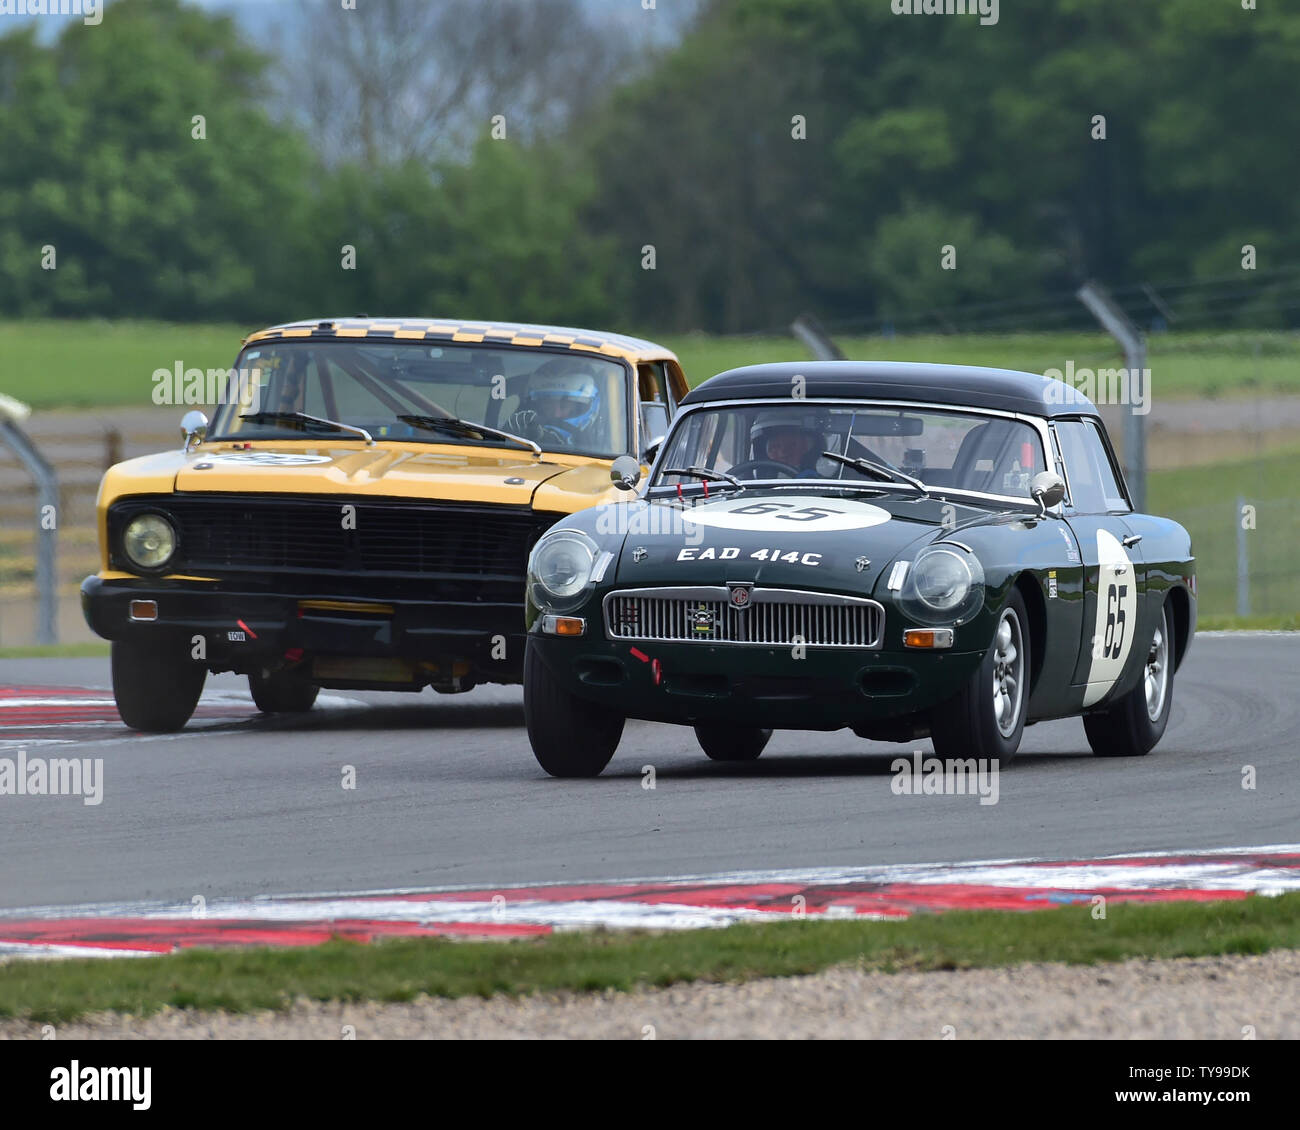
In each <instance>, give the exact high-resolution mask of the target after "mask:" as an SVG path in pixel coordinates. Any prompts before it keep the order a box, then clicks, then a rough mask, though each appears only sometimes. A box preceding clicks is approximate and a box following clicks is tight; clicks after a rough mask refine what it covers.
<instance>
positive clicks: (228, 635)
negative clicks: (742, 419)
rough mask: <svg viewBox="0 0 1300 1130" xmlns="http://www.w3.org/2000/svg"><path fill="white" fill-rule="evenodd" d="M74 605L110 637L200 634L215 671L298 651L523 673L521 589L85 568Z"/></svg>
mask: <svg viewBox="0 0 1300 1130" xmlns="http://www.w3.org/2000/svg"><path fill="white" fill-rule="evenodd" d="M140 600H148V601H154V602H156V603H157V619H156V620H151V621H137V620H133V619H132V618H131V614H130V606H131V603H132V601H140ZM81 608H82V613H83V614H84V616H85V618H86V623H87V624H89V625H90V628H91V630H92V631H94V632H95V633H96V634H97V635H100V636H102V637H104V638H105V639H109V640H132V641H138V642H145V643H157V644H158V646H160V647H163V646H170V647H183V648H184V650H185V653H186V654H191V653H192V651H193V648H194V647H195V637H200V636H201V637H202V638H203V641H204V648H205V653H206V656H207V662H208V666H209V668H210V669H211V670H213V671H224V670H232V671H236V672H239V673H247V672H249V671H252V670H257V669H259V668H261V667H264V666H267V665H268V664H275V663H280V662H282V661H285V660H288V661H291V662H299V661H301V660H302V659H303V658H304V656H305V658H307V659H309V660H310V659H312V658H313V657H321V656H338V657H348V658H358V659H359V658H373V659H383V658H398V659H403V660H408V661H410V662H411V663H412V664H421V663H422V664H425V665H426V668H424V672H425V674H429V675H431V676H433V675H435V674H436V673H435V672H434V671H433V669H432V667H430V666H428V665H436V667H437V669H438V671H439V672H441V677H443V678H450V677H451V675H452V672H453V671H456V672H459V676H460V677H462V678H463V679H464V680H465V681H467V682H498V683H517V682H519V681H520V680H521V678H522V673H523V655H524V643H525V636H524V628H523V619H524V609H523V599H522V594H521V598H520V601H519V603H517V604H515V603H510V602H472V603H471V602H463V603H457V602H448V601H435V600H410V599H382V600H381V599H369V598H366V599H362V598H358V597H357V596H355V595H346V594H340V595H338V596H337V597H331V596H330V595H329V594H328V593H322V592H320V591H313V592H310V593H308V592H297V593H295V592H280V591H277V592H269V591H266V590H257V589H254V588H252V587H251V586H249V585H248V584H247V583H240V582H232V581H202V580H189V579H181V578H152V577H151V578H144V577H141V578H103V577H99V576H91V577H87V578H86V579H85V580H84V581H83V582H82V585H81ZM322 681H323V682H324V684H325V685H348V684H349V683H352V684H356V683H358V682H360V681H363V680H348V679H338V680H322ZM425 681H426V682H429V681H436V680H435V678H428V679H425Z"/></svg>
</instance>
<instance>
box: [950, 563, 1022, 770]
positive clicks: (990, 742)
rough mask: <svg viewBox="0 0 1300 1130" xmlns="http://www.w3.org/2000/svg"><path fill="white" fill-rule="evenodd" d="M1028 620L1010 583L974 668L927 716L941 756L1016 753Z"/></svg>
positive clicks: (998, 756)
mask: <svg viewBox="0 0 1300 1130" xmlns="http://www.w3.org/2000/svg"><path fill="white" fill-rule="evenodd" d="M1028 625H1029V617H1028V615H1027V613H1026V612H1025V601H1024V598H1023V597H1022V596H1021V595H1020V590H1019V589H1016V588H1013V589H1012V590H1011V595H1010V596H1009V597H1008V598H1007V603H1006V605H1005V606H1004V607H1003V609H1002V612H1001V614H1000V615H999V616H998V624H997V627H996V628H995V629H994V631H993V642H992V643H991V644H990V645H989V649H988V652H987V653H986V654H985V656H984V658H983V660H982V661H981V662H980V665H979V666H978V667H977V668H976V669H975V673H974V674H973V675H971V677H970V679H969V680H968V681H967V683H966V685H965V686H964V687H963V688H962V689H961V690H960V691H958V692H957V694H956V695H954V696H953V697H952V698H951V699H949V700H948V701H947V702H945V703H944V704H943V705H942V706H940V707H939V708H938V709H937V710H935V711H934V713H933V714H932V715H931V718H930V738H931V740H932V741H933V742H934V751H935V753H937V754H938V755H939V756H940V757H942V758H953V759H956V758H968V757H974V758H984V759H988V760H993V759H997V760H999V761H1010V760H1011V759H1012V758H1014V757H1015V755H1016V750H1018V749H1019V748H1020V738H1021V736H1022V735H1023V734H1024V731H1025V714H1026V712H1027V710H1028V706H1029V671H1030V666H1029V632H1028Z"/></svg>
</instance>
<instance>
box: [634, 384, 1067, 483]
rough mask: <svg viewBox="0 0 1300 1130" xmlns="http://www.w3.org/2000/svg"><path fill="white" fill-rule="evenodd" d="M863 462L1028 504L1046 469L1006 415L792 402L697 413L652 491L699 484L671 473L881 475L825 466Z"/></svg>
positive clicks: (1022, 426) (688, 418)
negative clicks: (844, 459) (694, 470)
mask: <svg viewBox="0 0 1300 1130" xmlns="http://www.w3.org/2000/svg"><path fill="white" fill-rule="evenodd" d="M824 452H831V453H833V454H837V455H841V456H845V457H847V458H850V459H865V460H869V461H871V462H872V463H876V464H880V465H881V466H884V467H886V468H889V469H892V470H896V471H901V472H903V473H904V474H906V475H909V476H911V477H912V478H915V479H919V480H921V481H922V482H923V483H925V485H926V486H928V487H949V488H954V489H958V490H965V491H974V492H978V493H981V494H991V495H999V496H1008V497H1012V498H1016V499H1025V498H1028V497H1029V482H1030V479H1032V478H1033V476H1034V475H1035V474H1037V473H1038V472H1039V471H1042V470H1044V469H1045V467H1046V464H1045V462H1044V459H1043V447H1042V441H1041V439H1040V437H1039V434H1038V432H1037V431H1036V430H1035V429H1034V428H1032V427H1030V426H1029V425H1028V424H1026V423H1024V422H1023V421H1021V420H1014V419H1010V418H1007V417H1004V416H989V415H983V414H975V413H967V412H958V411H948V410H938V411H933V410H929V409H915V408H891V407H888V406H883V405H869V406H839V405H836V406H817V405H809V404H808V403H807V402H802V403H801V402H798V401H791V402H790V403H785V404H771V403H756V404H752V405H729V406H725V407H718V408H700V409H696V410H694V411H692V412H690V413H689V414H688V415H685V416H683V417H681V419H680V420H679V422H678V424H677V426H676V427H675V428H674V429H673V433H672V436H671V437H670V439H669V441H668V447H667V450H666V451H665V453H664V457H663V459H662V460H661V462H660V463H659V464H658V466H659V468H660V470H659V472H658V478H657V479H656V481H655V484H654V485H665V484H668V485H671V484H674V483H683V484H685V483H689V482H696V481H698V480H697V479H696V478H695V477H694V476H689V475H681V474H669V473H668V470H669V469H672V468H676V469H681V470H684V469H686V468H690V467H696V468H702V469H704V470H708V471H719V472H726V473H728V474H731V475H734V476H736V477H737V478H740V479H744V480H751V479H752V480H781V479H822V480H830V479H836V480H845V481H852V482H855V483H858V482H862V481H864V480H871V479H873V478H875V479H877V480H878V479H879V476H872V475H871V474H870V472H869V471H867V470H865V469H859V468H856V467H852V466H848V465H846V464H845V463H843V462H841V461H839V460H835V459H832V458H829V457H827V456H826V455H824V454H823V453H824Z"/></svg>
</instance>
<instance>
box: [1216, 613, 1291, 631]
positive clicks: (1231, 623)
mask: <svg viewBox="0 0 1300 1130" xmlns="http://www.w3.org/2000/svg"><path fill="white" fill-rule="evenodd" d="M1196 630H1197V631H1198V632H1247V631H1265V632H1300V615H1291V616H1199V617H1198V618H1197V622H1196Z"/></svg>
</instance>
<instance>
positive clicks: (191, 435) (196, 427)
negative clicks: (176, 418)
mask: <svg viewBox="0 0 1300 1130" xmlns="http://www.w3.org/2000/svg"><path fill="white" fill-rule="evenodd" d="M181 436H182V438H183V439H184V440H185V446H184V447H183V448H182V450H183V451H184V452H185V453H186V454H187V455H188V454H189V452H190V448H191V447H192V446H193V445H194V444H197V443H202V442H203V441H204V440H205V439H207V438H208V418H207V416H205V415H204V414H203V413H202V412H200V411H199V410H198V409H197V408H194V409H192V410H191V411H189V412H186V413H185V415H184V416H182V417H181Z"/></svg>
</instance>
